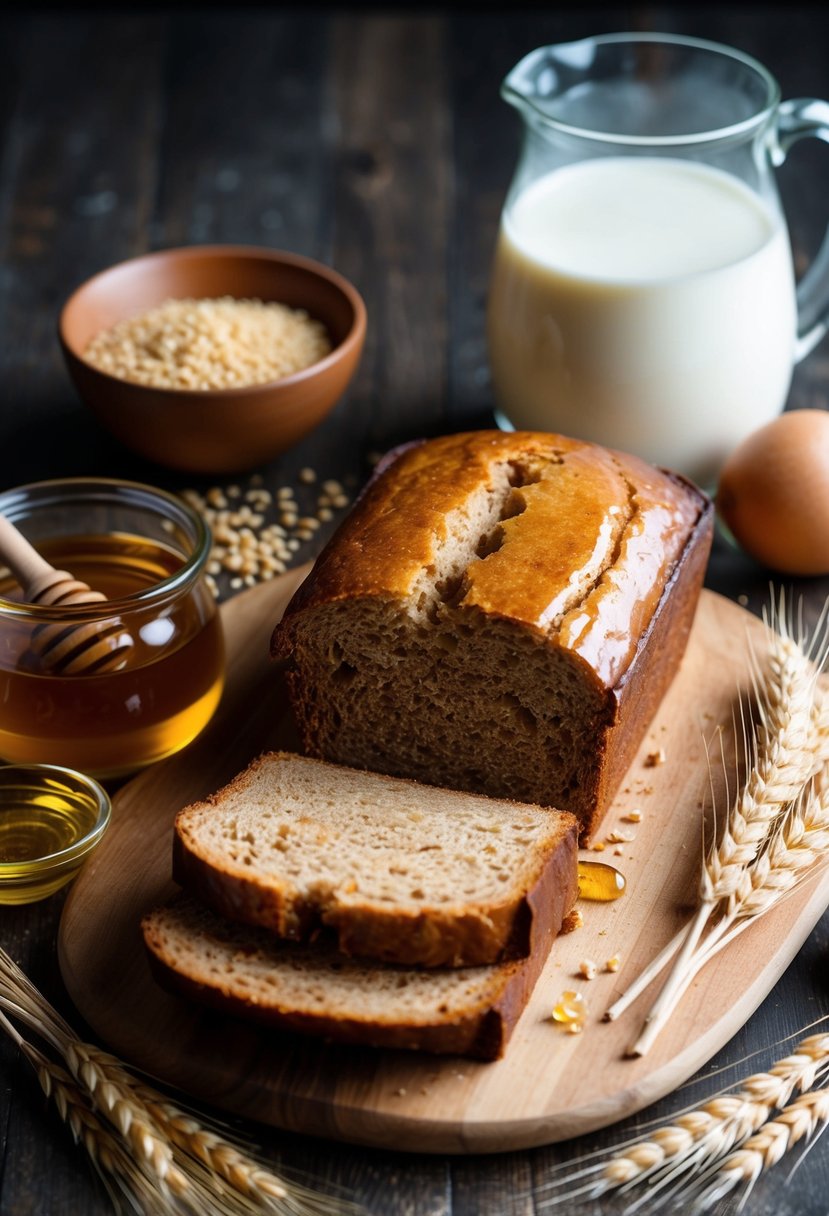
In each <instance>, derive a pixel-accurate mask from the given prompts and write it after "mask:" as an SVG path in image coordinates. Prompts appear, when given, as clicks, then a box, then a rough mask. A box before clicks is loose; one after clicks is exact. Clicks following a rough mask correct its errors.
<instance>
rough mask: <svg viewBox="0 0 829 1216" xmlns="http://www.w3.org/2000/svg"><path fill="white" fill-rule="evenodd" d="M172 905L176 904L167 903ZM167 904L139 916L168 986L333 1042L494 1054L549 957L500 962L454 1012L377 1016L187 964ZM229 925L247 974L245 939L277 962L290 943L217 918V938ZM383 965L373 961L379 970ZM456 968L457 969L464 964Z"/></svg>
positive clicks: (239, 966)
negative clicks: (302, 1000) (304, 1001)
mask: <svg viewBox="0 0 829 1216" xmlns="http://www.w3.org/2000/svg"><path fill="white" fill-rule="evenodd" d="M169 907H170V908H173V909H174V908H175V905H170V906H169ZM168 916H169V911H168V908H167V907H165V908H160V909H154V910H153V911H152V912H150V913H148V914H147V915H146V916H145V917H144V919H143V921H142V926H141V927H142V932H143V936H144V942H145V946H146V948H147V952H148V957H149V961H150V967H151V970H152V972H153V975H154V977H155V979H156V980H157V982H158V983H160V984H161V986H162V987H164V988H165V989H166V990H167V991H169V992H172V993H173V994H174V995H176V996H181V997H184V998H185V999H186V1000H191V1001H196V1002H198V1003H199V1004H202V1005H206V1006H208V1007H210V1008H212V1009H215V1010H218V1011H219V1012H221V1013H224V1014H229V1015H231V1016H233V1017H238V1018H242V1019H244V1020H247V1021H253V1022H256V1023H259V1024H261V1025H264V1026H266V1027H272V1028H274V1029H277V1030H284V1031H291V1032H295V1033H298V1034H302V1035H312V1036H315V1037H322V1038H325V1039H329V1040H332V1041H334V1042H338V1043H346V1044H352V1045H359V1046H369V1047H381V1048H391V1049H402V1050H407V1051H423V1052H430V1053H433V1054H440V1055H460V1056H468V1057H470V1058H473V1059H478V1060H496V1059H498V1058H499V1057H501V1056H502V1055H503V1054H504V1049H505V1047H506V1045H507V1042H508V1040H509V1038H510V1036H511V1034H512V1032H513V1030H514V1028H515V1025H516V1023H517V1021H518V1019H519V1018H520V1016H521V1013H522V1011H523V1009H524V1006H525V1005H526V1003H527V1000H528V999H529V996H530V993H531V992H532V990H533V987H534V986H535V983H536V981H537V979H538V977H539V975H540V973H541V970H542V968H543V966H544V962H545V959H546V953H545V952H544V951H543V950H540V951H537V952H536V954H534V955H533V956H532V957H531V958H529V959H527V960H524V961H515V962H510V963H503V964H501V965H500V966H499V967H498V968H497V969H495V971H494V972H493V978H492V984H491V987H490V990H489V995H488V999H487V1000H486V1001H480V1000H479V1001H471V1002H470V1004H469V1006H468V1007H467V1008H465V1009H464V1010H462V1011H460V1012H458V1013H456V1014H455V1015H438V1016H436V1017H433V1018H432V1019H431V1020H426V1019H423V1020H419V1021H418V1022H414V1021H412V1020H408V1021H407V1020H406V1016H405V1014H404V1015H402V1016H398V1017H397V1018H396V1017H395V1015H394V1012H393V1011H392V1012H390V1014H389V1016H388V1017H387V1018H384V1019H383V1020H382V1021H380V1020H377V1019H375V1020H371V1019H363V1018H360V1017H359V1016H357V1015H351V1016H349V1015H343V1014H342V1013H341V1012H338V1011H337V1010H334V1009H315V1010H314V1011H312V1012H309V1011H308V1010H299V1009H296V1008H291V1007H289V1006H288V1005H287V1004H285V1003H284V1002H283V1003H280V1002H279V1000H273V1001H272V1002H270V1003H265V1002H262V1001H259V1000H257V999H256V998H255V996H253V995H251V993H250V992H249V991H246V990H245V989H244V988H243V987H242V986H241V985H238V984H236V983H234V974H233V973H230V974H226V975H225V978H224V979H223V980H221V981H218V980H216V979H215V977H210V976H209V975H208V974H206V973H204V972H202V973H200V971H199V969H198V968H194V967H188V966H184V965H183V964H182V961H181V960H180V959H177V958H176V957H175V956H174V951H173V950H172V949H171V945H170V941H169V935H166V934H165V931H164V921H165V917H168ZM226 933H229V934H230V936H231V938H232V941H233V949H234V963H233V965H234V967H235V975H236V976H242V977H243V976H244V966H245V964H244V947H245V944H246V943H247V945H248V948H249V949H250V950H251V951H255V952H257V953H258V954H261V953H263V952H264V953H265V956H266V957H267V956H268V952H270V955H271V956H272V958H273V959H274V961H275V962H276V961H277V960H279V959H281V958H283V957H284V956H285V954H286V952H290V951H291V950H292V949H293V947H291V946H287V945H284V944H282V943H278V942H276V941H275V940H273V939H271V938H270V937H269V935H268V934H267V933H265V932H263V931H262V930H256V929H244V930H239V929H232V930H227V929H226V927H225V926H224V925H223V923H222V922H220V921H219V920H218V919H217V920H216V922H215V934H216V935H217V936H218V938H219V939H221V938H222V937H224V936H225V934H226ZM381 971H385V969H384V968H380V967H378V973H379V972H381ZM453 974H455V975H458V976H459V977H461V976H462V975H463V972H454V973H453Z"/></svg>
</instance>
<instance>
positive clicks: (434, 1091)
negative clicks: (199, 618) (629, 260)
mask: <svg viewBox="0 0 829 1216" xmlns="http://www.w3.org/2000/svg"><path fill="white" fill-rule="evenodd" d="M297 581H298V580H297V575H296V573H295V572H294V571H291V572H289V573H288V574H284V575H282V576H281V577H280V578H279V579H276V580H274V581H272V582H269V583H266V584H263V585H261V586H259V587H255V588H252V589H251V590H249V591H246V592H245V593H244V594H243V595H240V596H236V597H235V598H234V599H232V600H230V601H229V602H228V603H227V604H225V605H224V608H223V609H222V612H223V616H224V624H225V637H226V641H227V647H228V673H229V680H228V686H227V689H226V693H225V698H224V701H223V704H222V706H221V708H220V710H219V711H218V713H217V714H216V717H215V719H214V721H213V722H212V723H211V725H210V727H209V728H208V729H207V730H206V731H205V732H204V734H203V735H202V737H201V738H200V739H198V740H196V742H195V743H194V744H193V745H192V746H191V747H189V748H187V749H185V751H183V752H181V753H180V754H179V755H178V756H174V757H172V758H171V759H170V760H168V761H166V762H165V763H162V764H159V765H156V766H155V767H154V768H150V769H147V770H146V771H145V772H143V773H141V774H139V776H137V777H136V778H135V779H134V780H132V781H130V782H128V783H127V784H126V785H125V786H124V787H123V788H122V789H121V790H119V792H118V793H117V794H116V795H115V798H114V803H113V823H112V826H111V827H110V829H109V831H108V833H107V835H106V837H105V838H104V840H103V841H102V843H101V845H100V846H99V847H98V849H97V851H96V853H95V856H94V857H93V858H92V859H91V861H90V862H89V864H88V865H87V866H86V867H85V868H84V871H83V872H82V874H81V876H80V877H79V878H78V879H77V881H76V882H75V884H74V887H73V889H72V892H71V894H70V896H69V899H68V901H67V904H66V907H65V909H64V913H63V917H62V920H61V925H60V934H59V938H58V957H59V961H60V969H61V974H62V976H63V979H64V981H65V983H66V986H67V989H68V992H69V996H70V997H71V999H72V1001H73V1003H74V1005H75V1007H76V1008H77V1009H78V1010H79V1012H80V1013H81V1014H82V1015H83V1016H84V1017H85V1018H86V1020H87V1021H88V1022H89V1024H90V1025H91V1026H92V1028H93V1030H94V1031H95V1032H96V1034H98V1035H100V1036H101V1038H102V1039H103V1040H104V1042H105V1043H106V1044H107V1046H108V1047H109V1048H110V1049H111V1050H112V1051H114V1052H115V1053H116V1054H118V1055H120V1056H121V1057H123V1058H124V1059H128V1060H130V1061H131V1062H132V1063H134V1064H135V1065H136V1066H137V1067H140V1068H142V1069H144V1070H145V1071H146V1072H148V1073H150V1074H151V1075H152V1076H155V1077H158V1078H160V1079H161V1080H162V1081H165V1082H167V1083H168V1084H173V1085H175V1086H176V1087H177V1088H179V1089H181V1090H183V1091H184V1092H185V1093H188V1094H192V1095H193V1096H195V1097H199V1098H202V1099H204V1098H209V1099H210V1100H211V1101H212V1102H213V1103H215V1104H216V1105H217V1106H220V1107H221V1108H222V1109H225V1110H229V1111H231V1112H233V1113H234V1114H242V1115H245V1116H246V1117H249V1118H255V1119H257V1120H261V1121H263V1122H265V1123H268V1124H271V1125H274V1126H276V1127H283V1128H287V1129H288V1130H290V1131H301V1132H306V1133H311V1132H315V1133H317V1134H324V1135H327V1136H331V1137H333V1138H336V1139H340V1140H347V1141H349V1142H350V1143H355V1144H366V1145H370V1146H372V1147H375V1148H389V1147H395V1148H401V1149H406V1150H408V1151H429V1152H443V1153H484V1152H502V1151H504V1150H505V1149H515V1148H532V1147H536V1146H537V1145H540V1144H550V1143H552V1142H554V1141H557V1140H567V1139H570V1138H572V1136H573V1135H574V1134H575V1132H576V1131H579V1132H582V1133H583V1132H587V1131H593V1130H595V1129H596V1128H601V1127H604V1126H606V1125H607V1124H609V1123H616V1122H618V1121H619V1120H621V1119H623V1118H624V1117H625V1116H627V1115H630V1114H633V1113H634V1112H635V1111H637V1110H640V1109H641V1108H642V1107H644V1106H646V1105H648V1104H649V1103H650V1102H653V1101H654V1100H655V1099H656V1098H658V1097H662V1096H663V1095H664V1094H666V1093H670V1092H672V1091H673V1090H675V1089H676V1088H677V1087H678V1086H679V1085H681V1084H682V1083H683V1082H684V1081H686V1080H687V1079H688V1077H689V1076H690V1075H691V1074H692V1073H693V1072H694V1071H696V1069H697V1068H699V1067H700V1066H701V1065H702V1064H704V1063H706V1062H707V1061H708V1059H710V1057H711V1056H712V1055H713V1054H714V1053H715V1052H716V1051H717V1049H718V1048H720V1047H721V1046H723V1044H724V1043H726V1042H727V1041H728V1040H729V1039H730V1038H732V1036H733V1035H734V1034H735V1033H736V1032H737V1031H738V1030H739V1029H740V1028H741V1027H742V1026H743V1024H744V1023H745V1022H746V1021H747V1020H748V1018H749V1017H750V1016H751V1014H752V1013H753V1012H754V1010H755V1009H756V1007H757V1005H758V1004H759V1003H760V1001H761V1000H762V999H763V998H764V997H765V996H766V995H767V993H768V992H769V990H770V989H771V988H772V987H773V986H774V984H775V982H776V981H777V980H778V979H779V978H780V975H781V974H782V973H783V971H785V969H786V967H787V966H788V964H789V963H790V962H791V960H792V957H793V956H794V954H795V953H796V952H797V950H798V948H799V947H800V945H801V944H802V942H803V941H804V940H805V938H806V937H807V936H808V934H809V933H810V932H811V930H812V928H813V927H814V924H815V922H816V920H817V919H818V917H819V916H820V914H821V912H822V911H823V909H824V907H825V906H826V904H827V903H829V875H824V876H823V878H822V880H821V881H820V882H812V883H809V884H807V885H806V886H804V887H803V888H801V890H800V891H798V892H797V893H796V895H795V896H794V897H793V898H791V899H788V900H785V901H783V903H782V904H781V905H780V906H779V907H778V908H776V909H775V910H774V912H773V913H770V914H769V915H768V916H765V917H763V918H761V920H760V921H758V923H757V924H755V925H754V926H752V928H751V930H750V931H748V932H747V933H746V935H745V937H744V938H743V939H742V941H741V942H740V943H739V945H736V944H735V946H734V947H733V948H731V949H729V950H724V951H723V952H722V953H721V954H720V955H718V956H717V957H716V958H715V959H714V960H713V961H712V962H711V964H710V965H709V966H708V967H706V968H705V970H704V972H703V973H702V974H701V975H700V977H699V979H698V981H697V982H696V983H695V984H694V986H693V989H692V990H691V991H690V992H689V993H688V994H687V995H686V997H685V999H684V1000H683V1001H682V1004H681V1006H680V1008H679V1009H678V1010H677V1011H676V1013H675V1015H674V1017H672V1018H671V1020H670V1023H669V1024H668V1026H667V1027H666V1028H665V1030H664V1032H663V1033H662V1034H661V1035H660V1036H659V1038H658V1040H657V1042H656V1044H655V1045H654V1047H653V1048H652V1049H651V1050H650V1051H649V1052H648V1054H647V1055H646V1056H644V1057H643V1058H640V1059H638V1060H632V1059H629V1058H626V1053H627V1050H628V1048H629V1047H630V1044H631V1043H632V1042H633V1040H634V1039H635V1038H636V1036H637V1034H638V1033H639V1030H640V1029H641V1026H642V1019H643V1017H644V1015H645V1013H646V1012H647V1009H648V1008H649V1006H650V1004H651V1003H652V1001H653V992H652V991H651V992H648V993H645V994H643V996H642V997H640V998H639V1000H638V1001H637V1002H636V1003H635V1004H634V1005H633V1006H632V1007H631V1009H630V1010H629V1011H628V1012H627V1013H626V1014H625V1015H624V1016H622V1017H620V1018H619V1019H618V1020H617V1021H615V1022H612V1023H607V1024H602V1015H603V1013H604V1011H605V1009H606V1008H607V1007H608V1005H609V1004H610V1003H611V1002H612V1001H613V1000H614V999H615V998H616V997H617V996H618V995H619V994H620V992H622V991H623V990H624V988H625V987H626V983H627V981H629V980H630V979H632V978H633V977H635V976H636V975H638V974H639V972H640V971H641V970H642V969H643V968H644V967H645V966H647V964H648V963H649V962H650V961H651V959H652V958H653V957H654V954H655V953H657V952H658V951H659V950H660V949H661V948H662V946H663V945H665V943H667V942H668V941H670V940H671V938H672V937H673V936H674V934H675V932H676V931H677V929H678V928H679V927H680V926H681V924H682V923H683V921H684V919H685V917H686V916H687V908H688V907H689V906H690V905H691V904H692V902H693V899H694V892H695V890H696V887H697V884H698V875H699V835H700V808H701V807H702V806H703V805H705V804H707V802H708V800H709V797H713V800H714V802H715V804H716V805H717V806H722V805H723V803H724V802H725V800H726V795H725V788H726V779H725V776H724V774H723V773H722V772H720V771H716V769H715V770H714V772H713V774H712V776H713V793H712V792H711V791H710V788H709V782H710V780H711V778H710V777H709V766H708V764H707V759H706V750H705V741H704V739H703V732H702V731H700V729H699V728H700V719H701V714H700V707H701V706H703V705H704V706H705V714H706V715H707V720H706V722H705V724H704V725H703V730H704V731H705V733H706V734H707V735H708V736H709V739H716V737H717V735H718V724H728V723H729V722H730V721H731V719H732V716H733V714H734V713H735V712H736V709H737V692H736V690H737V689H738V688H739V689H742V690H744V691H745V690H748V689H749V688H750V687H751V652H752V646H753V647H754V649H755V653H756V650H757V648H762V645H763V626H762V625H761V624H760V623H759V622H758V620H757V618H756V617H754V616H752V615H751V614H750V613H748V612H746V611H745V610H744V609H742V608H740V607H738V606H737V605H736V604H733V603H731V602H730V601H729V600H727V599H725V598H724V597H722V596H719V595H715V594H714V593H713V592H711V591H703V598H702V600H701V601H700V604H699V608H698V610H697V615H696V619H695V621H694V628H693V630H692V633H691V638H690V641H689V644H688V650H687V652H686V654H685V657H684V659H683V662H682V667H681V670H680V672H679V674H678V676H677V678H676V679H675V680H674V682H673V684H672V686H671V689H670V691H669V693H668V695H667V696H666V697H665V699H664V701H663V703H662V705H661V706H660V708H659V711H658V713H657V715H656V717H655V718H654V721H653V723H652V724H651V727H650V729H649V730H648V732H647V735H646V737H645V739H644V740H643V742H642V745H641V747H640V749H639V753H638V755H637V756H636V759H635V760H634V762H633V764H632V766H631V768H630V771H629V773H628V776H627V778H626V779H625V781H624V783H623V786H622V789H621V790H620V791H619V794H618V795H617V797H616V798H615V800H614V802H613V805H612V806H611V807H610V809H609V810H608V813H607V816H606V818H605V820H604V823H603V825H602V829H601V831H600V832H599V833H598V837H597V838H598V839H602V838H603V837H606V836H607V835H608V834H609V833H611V832H613V831H614V830H616V831H619V830H621V831H622V832H625V833H626V835H627V836H629V837H630V838H631V839H630V841H629V843H625V844H620V845H617V846H616V847H609V848H608V849H607V850H606V851H605V852H604V853H603V854H601V856H599V855H597V854H596V853H595V852H592V851H589V850H583V851H582V854H581V857H582V859H583V860H584V861H593V862H596V861H601V862H609V863H614V864H615V865H617V866H618V867H619V868H620V870H621V872H623V873H624V875H625V878H626V879H627V883H628V890H627V891H626V893H625V894H624V895H623V896H622V898H621V899H619V900H618V901H613V902H610V903H598V902H587V901H581V902H580V904H579V909H580V911H581V913H582V915H583V918H584V924H583V926H582V927H580V928H579V929H578V930H576V931H574V932H573V933H569V934H564V935H562V936H561V937H560V938H559V939H558V941H557V942H556V944H555V946H554V948H553V951H552V953H551V955H550V957H549V959H548V961H547V964H546V966H545V968H544V971H543V973H542V975H541V977H540V979H539V981H538V983H537V984H536V987H535V991H534V992H533V994H532V996H531V998H530V1001H529V1004H528V1006H527V1009H526V1012H525V1014H524V1016H523V1018H522V1020H521V1022H520V1023H519V1025H518V1027H517V1028H516V1031H515V1034H514V1035H513V1038H512V1039H511V1041H510V1044H509V1046H508V1049H507V1052H506V1055H505V1057H504V1058H503V1059H502V1060H500V1061H498V1062H497V1063H493V1064H476V1063H474V1062H472V1061H468V1060H467V1061H464V1060H458V1059H456V1058H452V1057H446V1058H443V1059H436V1058H434V1057H429V1056H424V1055H422V1054H419V1053H411V1052H400V1051H398V1052H378V1051H370V1050H366V1049H349V1048H346V1047H343V1046H341V1045H338V1044H330V1045H322V1044H320V1043H318V1042H313V1041H311V1042H307V1041H302V1040H300V1041H292V1040H291V1039H290V1038H289V1039H288V1040H287V1043H286V1040H285V1036H279V1035H274V1034H273V1032H272V1031H270V1030H264V1031H263V1030H261V1029H257V1028H256V1027H253V1026H251V1025H249V1024H244V1023H241V1022H239V1021H238V1020H237V1019H235V1018H226V1017H221V1016H218V1015H216V1014H214V1013H212V1012H206V1011H204V1010H201V1009H199V1008H198V1007H196V1006H193V1005H191V1004H188V1003H187V1002H185V1001H182V1000H179V999H177V998H175V997H172V996H168V995H167V994H166V993H165V992H163V991H162V989H161V988H160V987H159V985H158V984H157V983H156V982H155V981H154V980H153V977H152V975H151V973H150V969H149V963H148V960H147V958H146V957H145V955H144V951H143V949H142V946H141V935H140V929H139V924H140V921H141V917H142V916H143V915H144V914H145V913H146V912H147V911H149V909H150V908H152V907H155V906H157V905H158V904H160V903H163V902H164V901H165V900H166V899H168V898H169V896H170V894H171V893H172V892H173V891H175V889H176V888H175V884H173V883H172V881H171V876H170V863H171V857H172V836H173V820H174V819H175V815H176V812H177V811H178V810H179V809H180V808H181V807H182V806H185V805H186V804H187V803H190V802H196V801H198V800H201V799H203V798H204V797H205V796H206V795H208V794H210V793H212V792H213V791H214V790H216V789H219V788H220V787H221V786H222V785H225V784H226V783H227V782H228V781H230V780H232V779H233V778H234V777H235V776H236V774H237V773H238V772H240V771H241V770H242V769H243V768H244V767H246V765H247V764H248V763H249V762H250V761H251V760H252V759H253V758H254V757H255V756H257V755H259V754H261V752H262V751H265V750H268V749H271V748H275V749H279V748H292V747H295V746H296V732H295V729H294V727H293V722H292V719H291V714H290V709H289V706H288V699H287V694H286V692H285V689H284V687H283V686H282V685H281V681H280V680H279V679H278V676H277V674H276V673H275V672H274V671H273V666H272V663H271V661H270V659H269V656H268V641H269V638H270V635H271V632H272V630H273V626H274V623H275V621H276V620H278V619H279V617H280V616H281V613H282V610H283V608H284V605H285V604H286V603H287V601H288V599H289V598H290V596H291V595H292V594H293V591H294V589H295V587H296V585H297ZM726 747H728V745H727V744H726ZM659 748H662V749H663V750H664V751H665V754H666V756H667V757H668V759H667V761H666V763H665V764H662V765H658V766H655V767H652V766H649V765H648V764H647V757H648V756H649V755H650V754H651V753H653V752H654V751H656V750H658V749H659ZM728 750H729V754H730V748H729V749H728ZM634 808H640V809H641V813H642V821H641V823H639V824H638V825H637V827H636V828H635V829H634V828H632V827H631V826H630V825H629V824H628V822H627V821H626V820H625V816H626V815H628V814H629V813H630V812H631V811H632V810H633V809H634ZM666 817H670V824H671V829H670V831H669V832H667V831H665V827H664V825H665V820H666ZM137 856H140V857H141V865H140V866H136V864H135V859H136V857H137ZM616 954H618V956H619V958H620V959H621V960H623V963H624V966H623V968H622V970H621V971H619V972H617V973H613V972H609V971H607V970H606V969H605V967H604V962H605V960H607V959H609V958H610V957H611V956H613V955H616ZM584 958H590V959H594V960H596V962H597V964H598V965H599V967H600V968H601V972H600V974H598V975H597V976H596V978H595V980H594V981H593V982H592V983H591V984H589V985H586V984H585V983H584V982H583V981H581V980H579V979H578V968H579V963H580V961H581V960H582V959H584ZM574 977H576V978H575V979H574ZM568 988H575V989H576V990H577V991H580V992H582V993H583V995H584V997H585V999H586V1001H587V1007H588V1016H587V1024H586V1027H585V1030H584V1033H583V1034H582V1035H580V1036H579V1037H578V1038H574V1037H573V1036H571V1035H568V1034H566V1033H563V1032H562V1030H560V1029H557V1028H556V1027H555V1026H553V1025H551V1022H550V1010H551V1008H552V1006H553V1005H554V1003H555V1002H556V1000H557V999H558V997H559V995H560V994H561V992H562V991H564V990H566V989H568ZM586 1075H590V1076H591V1084H590V1085H589V1086H585V1085H584V1078H585V1076H586ZM531 1077H532V1078H535V1080H534V1082H533V1084H531V1085H528V1084H526V1083H522V1079H526V1078H531Z"/></svg>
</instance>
